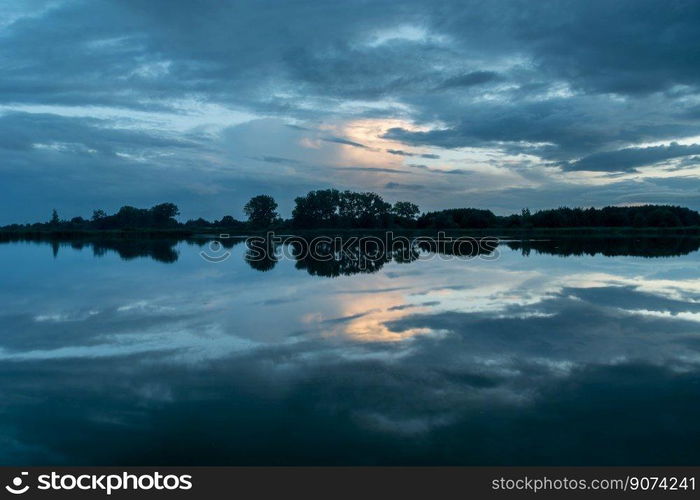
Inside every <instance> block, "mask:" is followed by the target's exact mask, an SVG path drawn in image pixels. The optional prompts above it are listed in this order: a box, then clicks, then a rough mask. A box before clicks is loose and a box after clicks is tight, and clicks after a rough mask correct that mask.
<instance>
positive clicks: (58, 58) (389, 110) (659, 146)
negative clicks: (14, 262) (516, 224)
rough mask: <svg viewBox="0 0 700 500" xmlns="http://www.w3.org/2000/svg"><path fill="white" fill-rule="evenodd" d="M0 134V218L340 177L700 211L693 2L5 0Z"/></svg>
mask: <svg viewBox="0 0 700 500" xmlns="http://www.w3.org/2000/svg"><path fill="white" fill-rule="evenodd" d="M0 131H1V133H0V224H9V223H14V222H19V223H23V222H33V221H38V220H41V221H43V220H48V219H49V218H50V215H51V209H52V208H56V209H57V210H58V212H59V215H60V216H61V217H62V218H70V217H73V216H76V215H82V216H84V217H89V216H90V214H91V213H92V211H93V210H94V209H97V208H100V209H104V210H106V211H108V212H111V211H115V210H117V209H118V208H119V207H120V206H122V205H134V206H139V207H149V206H152V205H155V204H156V203H160V202H165V201H169V202H174V203H176V204H177V205H178V206H179V207H180V209H181V213H182V215H181V219H182V220H186V219H189V218H197V217H205V218H210V219H215V218H220V217H221V216H223V215H226V214H230V215H233V216H234V217H237V218H242V217H243V213H242V207H243V205H244V203H245V202H246V201H247V200H248V199H249V198H250V197H251V196H254V195H257V194H261V193H266V194H270V195H272V196H274V197H275V198H276V199H277V201H278V202H279V204H280V212H281V214H282V215H283V216H285V217H289V215H290V212H291V209H292V207H293V200H294V198H295V197H296V196H299V195H302V194H304V193H306V192H307V191H309V190H312V189H324V188H328V187H335V188H338V189H351V190H357V191H374V192H377V193H380V194H381V195H382V196H383V197H384V198H385V199H386V200H387V201H389V202H392V203H393V202H395V201H397V200H411V201H415V202H416V203H418V205H419V206H420V207H421V209H422V210H425V211H427V210H435V209H440V208H455V207H465V206H469V207H478V208H489V209H491V210H493V211H494V212H496V213H497V214H507V213H512V212H517V211H519V210H520V209H521V208H523V207H529V208H530V209H541V208H553V207H558V206H562V205H568V206H605V205H634V204H644V203H670V204H678V205H684V206H689V207H691V208H694V209H700V190H699V188H700V3H698V2H694V1H687V2H686V1H673V0H672V1H666V2H660V1H648V0H618V1H615V2H610V1H609V0H608V1H598V0H586V1H583V0H581V1H574V0H570V1H538V2H532V1H500V0H489V1H481V2H473V1H469V0H460V1H454V0H446V1H439V0H430V1H428V0H419V1H414V0H405V1H402V2H396V1H381V0H373V1H371V2H370V1H354V0H347V1H343V2H335V1H328V2H322V1H319V0H314V1H304V0H288V1H281V0H278V1H274V2H273V1H261V0H257V1H248V2H246V1H241V2H231V1H222V0H211V1H206V0H201V1H196V2H195V1H174V0H149V1H147V2H145V1H137V0H118V1H117V0H115V1H109V0H87V1H82V0H50V1H43V0H25V1H23V2H16V1H9V0H0Z"/></svg>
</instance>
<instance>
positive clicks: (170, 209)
mask: <svg viewBox="0 0 700 500" xmlns="http://www.w3.org/2000/svg"><path fill="white" fill-rule="evenodd" d="M178 215H180V210H179V209H178V208H177V205H175V204H174V203H161V204H160V205H156V206H154V207H153V208H151V217H152V219H153V225H154V226H155V227H167V226H172V225H174V224H175V223H176V222H175V217H177V216H178Z"/></svg>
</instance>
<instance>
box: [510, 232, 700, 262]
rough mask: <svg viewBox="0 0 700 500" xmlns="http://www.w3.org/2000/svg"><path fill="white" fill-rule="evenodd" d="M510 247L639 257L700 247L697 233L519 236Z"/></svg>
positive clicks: (552, 252) (668, 254) (523, 250)
mask: <svg viewBox="0 0 700 500" xmlns="http://www.w3.org/2000/svg"><path fill="white" fill-rule="evenodd" d="M507 245H508V247H509V248H511V249H513V250H520V252H521V253H522V254H523V255H525V256H527V255H530V253H531V252H532V251H535V252H537V253H543V254H550V255H561V256H577V255H597V254H601V255H605V256H610V257H613V256H625V255H626V256H637V257H675V256H680V255H687V254H689V253H691V252H695V251H697V250H698V249H700V238H698V237H692V236H688V237H644V238H624V237H620V238H596V237H593V238H586V239H584V238H562V239H551V240H520V241H509V242H507Z"/></svg>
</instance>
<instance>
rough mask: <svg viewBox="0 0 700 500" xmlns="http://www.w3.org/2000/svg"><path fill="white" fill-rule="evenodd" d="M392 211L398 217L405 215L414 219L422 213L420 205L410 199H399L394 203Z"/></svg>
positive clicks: (404, 216)
mask: <svg viewBox="0 0 700 500" xmlns="http://www.w3.org/2000/svg"><path fill="white" fill-rule="evenodd" d="M391 211H392V212H393V213H394V215H396V216H397V217H403V218H405V219H409V220H414V219H415V218H416V217H418V214H419V213H420V209H419V208H418V205H416V204H415V203H411V202H410V201H397V202H396V203H394V206H393V208H392V209H391Z"/></svg>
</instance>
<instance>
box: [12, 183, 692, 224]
mask: <svg viewBox="0 0 700 500" xmlns="http://www.w3.org/2000/svg"><path fill="white" fill-rule="evenodd" d="M294 203H295V206H294V209H293V210H292V216H291V218H289V219H283V218H282V217H281V216H280V214H279V212H278V210H277V209H278V204H277V202H276V201H275V199H274V198H273V197H272V196H269V195H264V194H262V195H258V196H254V197H252V198H251V199H250V200H249V201H248V202H247V203H246V204H245V206H244V207H243V212H244V213H245V216H246V220H244V221H241V220H238V219H236V218H234V217H233V216H231V215H226V216H224V217H222V218H221V219H219V220H212V221H209V220H206V219H203V218H198V219H190V220H188V221H187V222H184V223H181V222H179V221H178V220H177V219H176V217H177V216H178V215H180V211H179V209H178V207H177V205H175V204H174V203H161V204H158V205H155V206H153V207H151V208H148V209H144V208H136V207H132V206H124V207H122V208H120V209H119V210H118V211H117V212H116V213H114V214H111V215H108V214H107V213H106V212H105V211H103V210H95V211H93V213H92V216H91V217H90V218H89V219H84V218H83V217H73V218H72V219H69V220H65V219H61V218H60V217H59V215H58V212H57V211H56V210H53V213H52V215H51V219H50V220H49V221H48V222H37V223H34V224H13V225H10V226H5V227H4V228H3V229H4V230H40V231H41V230H50V231H61V230H64V231H70V230H124V229H156V230H163V229H166V230H167V229H173V230H175V229H185V230H208V229H222V230H230V231H241V230H260V229H291V228H295V229H346V228H347V229H393V228H396V229H483V228H523V229H529V228H577V227H638V228H642V227H689V226H700V214H698V212H696V211H694V210H691V209H689V208H685V207H680V206H672V205H642V206H627V207H604V208H568V207H560V208H556V209H550V210H539V211H536V212H534V213H531V212H530V210H529V209H527V208H525V209H523V210H522V211H521V212H520V213H519V214H512V215H507V216H499V215H496V214H494V213H493V212H492V211H491V210H484V209H476V208H455V209H446V210H439V211H432V212H426V213H421V211H420V209H419V207H418V205H416V204H415V203H412V202H410V201H397V202H396V203H394V204H393V205H392V204H391V203H388V202H386V201H384V199H383V198H382V197H381V196H380V195H378V194H376V193H371V192H354V191H339V190H337V189H322V190H315V191H310V192H308V193H307V194H306V195H304V196H299V197H297V198H296V199H295V200H294Z"/></svg>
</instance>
